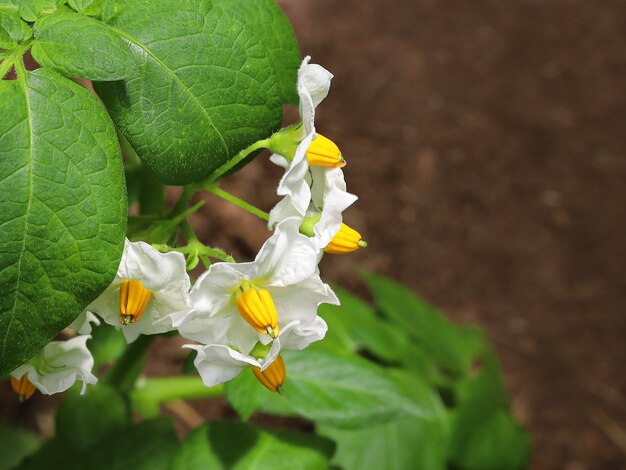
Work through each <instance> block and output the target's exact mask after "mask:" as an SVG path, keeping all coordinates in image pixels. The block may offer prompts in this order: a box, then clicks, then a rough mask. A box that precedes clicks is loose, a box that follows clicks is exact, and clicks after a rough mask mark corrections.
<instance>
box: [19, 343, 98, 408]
mask: <svg viewBox="0 0 626 470" xmlns="http://www.w3.org/2000/svg"><path fill="white" fill-rule="evenodd" d="M89 338H90V336H87V335H81V336H76V337H74V338H72V339H69V340H67V341H53V342H51V343H50V344H48V345H47V346H46V347H45V348H43V350H41V352H39V354H37V355H36V356H35V357H33V358H32V359H31V360H30V361H28V362H27V363H26V364H24V365H22V366H20V367H18V368H17V369H15V370H14V371H13V372H11V377H12V379H11V383H12V385H13V388H14V390H15V391H16V392H18V393H20V394H21V395H25V396H26V397H27V398H28V397H29V396H30V395H32V392H33V391H34V390H33V389H32V386H34V387H35V388H37V389H38V390H39V391H40V392H41V393H44V394H46V395H52V394H53V393H59V392H63V391H65V390H67V389H68V388H70V387H71V386H72V385H74V382H76V380H81V381H82V382H83V389H82V392H81V393H85V389H86V387H87V384H95V383H96V382H97V381H98V379H97V378H96V376H95V375H93V374H92V373H91V369H92V368H93V357H92V356H91V353H90V352H89V349H87V344H86V343H87V340H88V339H89ZM19 387H22V388H21V389H19ZM29 387H30V390H31V391H30V393H23V392H24V391H28V388H29Z"/></svg>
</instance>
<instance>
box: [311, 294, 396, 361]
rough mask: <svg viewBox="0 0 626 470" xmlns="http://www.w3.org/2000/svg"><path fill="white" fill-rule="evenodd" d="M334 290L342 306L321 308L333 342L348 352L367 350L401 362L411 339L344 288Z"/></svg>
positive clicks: (383, 358) (320, 310) (326, 305)
mask: <svg viewBox="0 0 626 470" xmlns="http://www.w3.org/2000/svg"><path fill="white" fill-rule="evenodd" d="M333 290H334V291H335V293H336V294H337V296H338V297H339V300H340V301H341V305H340V306H334V305H329V304H322V305H321V306H320V308H319V315H320V316H322V317H323V318H324V320H326V322H327V323H328V331H329V335H330V340H331V341H335V342H336V343H338V344H341V345H342V346H343V347H344V348H345V349H346V350H348V351H357V350H358V349H367V350H368V351H369V352H371V353H372V354H374V355H375V356H377V357H379V358H380V359H382V360H384V361H390V362H397V361H400V360H401V359H402V356H403V351H404V349H405V348H406V347H407V346H408V338H407V336H406V335H405V334H403V332H402V331H401V330H399V329H398V328H397V327H395V325H390V324H389V323H388V322H387V321H386V320H385V319H383V318H381V317H379V316H378V314H377V313H376V311H375V310H374V308H373V307H371V306H370V305H369V304H367V303H366V302H365V301H363V300H361V299H360V298H359V297H357V296H355V295H353V294H351V293H350V292H348V291H347V290H345V289H342V288H341V287H337V286H333ZM333 336H334V339H333ZM326 340H328V338H327V339H326ZM326 340H325V341H326ZM325 341H324V342H325Z"/></svg>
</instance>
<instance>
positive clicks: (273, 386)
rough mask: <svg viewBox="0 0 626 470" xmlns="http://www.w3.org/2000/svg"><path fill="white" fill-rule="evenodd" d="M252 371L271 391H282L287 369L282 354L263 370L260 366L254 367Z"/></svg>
mask: <svg viewBox="0 0 626 470" xmlns="http://www.w3.org/2000/svg"><path fill="white" fill-rule="evenodd" d="M252 373H253V374H254V376H255V377H256V378H257V379H258V380H259V382H261V383H262V384H263V386H265V388H267V389H268V390H269V391H270V392H278V393H282V388H283V384H284V383H285V377H286V376H287V371H286V370H285V363H284V362H283V358H282V357H281V356H280V355H279V356H278V357H277V358H276V360H275V361H274V362H272V363H271V364H270V365H269V367H268V368H267V369H265V370H264V371H263V372H261V368H260V367H253V368H252Z"/></svg>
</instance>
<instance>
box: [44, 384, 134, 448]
mask: <svg viewBox="0 0 626 470" xmlns="http://www.w3.org/2000/svg"><path fill="white" fill-rule="evenodd" d="M78 392H79V390H78V389H76V388H73V389H72V390H71V391H70V392H68V393H67V394H66V395H65V399H64V400H63V402H62V403H61V406H60V407H59V410H58V412H57V415H56V435H57V436H58V438H60V439H62V440H64V441H65V442H67V443H68V444H69V445H70V446H71V447H73V448H74V449H77V450H85V449H87V448H89V447H90V446H92V445H93V444H95V443H97V442H98V441H99V440H100V439H102V438H103V437H104V436H106V435H107V434H109V433H110V432H111V431H113V430H115V429H120V428H123V427H126V426H128V425H129V424H130V415H129V412H128V407H127V406H126V402H125V400H124V397H123V396H122V395H121V394H120V393H119V392H118V391H116V390H115V389H114V388H112V387H109V386H107V385H104V384H99V385H98V386H97V387H90V388H89V389H88V392H87V393H86V394H85V395H80V394H79V393H78Z"/></svg>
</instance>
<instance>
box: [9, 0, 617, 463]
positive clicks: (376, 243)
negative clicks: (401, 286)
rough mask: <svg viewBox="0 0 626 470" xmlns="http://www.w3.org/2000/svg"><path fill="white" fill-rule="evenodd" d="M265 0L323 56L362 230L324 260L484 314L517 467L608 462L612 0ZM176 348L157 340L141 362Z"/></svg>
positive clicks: (44, 422) (158, 369)
mask: <svg viewBox="0 0 626 470" xmlns="http://www.w3.org/2000/svg"><path fill="white" fill-rule="evenodd" d="M280 3H281V5H282V6H283V8H284V9H285V11H286V13H287V15H288V16H289V17H290V18H291V20H292V22H293V24H294V28H295V30H296V33H297V36H298V38H299V41H300V45H301V49H302V53H303V54H305V55H306V54H310V55H311V56H312V57H313V62H315V63H320V64H322V65H324V66H325V67H326V68H328V69H329V70H330V71H332V72H333V73H334V74H335V79H334V82H333V86H332V89H331V93H330V95H329V97H328V98H327V99H326V100H325V101H324V103H323V105H322V106H321V107H320V108H319V110H318V118H317V126H318V130H319V131H320V132H322V133H323V134H325V135H327V136H329V137H331V138H332V139H333V140H335V141H336V142H337V143H338V144H339V145H340V147H341V148H342V151H343V153H344V155H345V156H346V158H347V159H348V162H349V165H348V166H347V168H346V179H347V182H348V185H349V189H350V190H351V191H352V192H354V193H355V194H357V195H358V196H359V197H360V200H359V201H358V202H357V203H356V204H355V206H353V207H352V208H351V209H350V210H349V211H348V213H347V214H346V221H347V222H348V223H349V224H350V225H352V226H354V227H356V228H358V229H359V230H360V231H361V233H362V234H363V235H364V237H365V238H366V239H367V241H368V243H369V247H368V248H367V249H366V250H364V251H362V252H359V253H357V254H354V255H351V256H343V257H341V256H335V257H331V256H327V257H326V258H325V259H324V261H323V263H322V267H321V268H322V273H323V275H324V276H325V278H326V279H329V280H332V281H336V282H339V283H342V284H343V285H345V286H347V287H349V288H351V289H353V290H355V291H356V292H359V293H364V290H363V286H362V285H361V284H360V282H359V280H358V275H357V272H358V270H359V269H361V268H364V269H367V270H372V271H376V272H378V273H381V274H385V275H388V276H391V277H392V278H394V279H396V280H398V281H401V282H403V283H405V284H407V285H408V286H409V287H411V288H412V289H414V290H415V291H416V292H418V293H420V294H421V295H422V296H424V297H425V298H426V299H427V300H429V301H430V302H432V303H433V304H435V305H436V306H438V307H439V308H440V309H441V310H442V311H443V312H444V313H445V314H447V315H448V316H450V317H451V318H453V319H454V320H456V321H458V322H461V323H468V322H469V323H476V324H478V325H480V326H482V327H483V328H485V329H486V331H487V332H488V333H489V335H490V337H491V338H492V340H493V342H494V345H495V346H496V348H497V349H498V351H499V353H500V355H501V359H502V362H503V367H504V373H505V378H506V383H507V386H508V389H509V392H510V395H511V400H512V405H513V408H514V411H515V413H516V415H517V417H518V418H519V419H520V420H521V421H522V422H523V423H524V424H525V425H526V426H528V427H529V428H530V430H531V432H532V435H533V443H534V452H533V465H532V467H533V468H536V469H567V470H581V469H617V468H625V467H626V400H625V397H626V374H624V370H623V369H624V362H625V359H626V349H625V347H624V338H625V337H626V317H625V316H624V310H625V307H626V294H625V292H626V267H625V265H624V262H625V261H626V245H625V242H626V220H625V217H624V207H625V206H626V186H625V185H624V181H625V180H626V155H625V153H626V141H625V137H624V130H625V129H626V94H625V93H624V83H625V82H624V77H625V76H626V48H625V47H624V45H625V44H626V29H625V28H624V25H626V4H625V3H624V2H622V1H618V0H615V1H610V0H607V1H604V2H588V1H584V0H552V1H547V0H546V1H541V0H510V1H508V2H501V1H497V0H474V1H472V2H467V1H466V2H462V1H459V0H447V1H435V0H414V1H407V0H404V1H401V0H387V1H384V0H370V1H367V2H363V1H357V0H281V1H280ZM291 116H293V114H291ZM279 176H280V171H279V170H278V169H277V168H275V167H273V166H272V165H270V164H268V163H267V161H265V160H264V159H263V158H259V159H257V160H256V161H255V162H253V163H252V164H251V165H249V166H248V167H246V168H245V169H244V170H243V171H241V172H239V173H238V174H236V175H235V176H233V177H232V178H230V179H229V180H228V181H227V182H226V184H225V186H226V188H227V189H230V190H232V191H233V192H234V193H235V194H237V195H239V196H241V197H243V198H246V199H248V200H250V201H254V202H256V203H257V204H258V205H259V206H260V207H262V208H265V209H269V208H271V207H272V205H273V204H274V203H275V202H276V198H275V196H274V188H275V185H276V183H277V181H278V178H279ZM175 192H176V191H171V192H170V195H171V198H172V199H173V198H174V194H175ZM207 199H208V201H209V202H208V204H207V205H206V206H205V207H204V208H203V210H202V212H201V214H199V217H197V218H196V219H195V220H194V225H195V226H196V227H197V229H198V230H199V232H200V233H202V234H203V237H202V238H203V239H204V240H205V241H207V242H210V243H211V244H214V245H217V246H222V247H223V248H225V249H227V250H229V251H232V252H233V253H234V254H235V255H237V256H238V257H240V258H246V257H247V258H251V257H253V256H254V254H255V252H256V250H257V249H258V248H259V246H260V245H261V244H262V242H263V241H264V240H265V238H266V237H267V235H268V233H267V232H266V230H265V227H264V224H263V223H262V222H261V221H259V220H257V219H255V218H254V217H253V216H249V215H245V214H242V213H241V212H240V210H239V209H238V208H236V207H231V206H228V205H227V204H226V203H222V202H221V201H217V200H215V199H214V198H212V197H210V196H207ZM183 357H184V354H183V353H181V352H180V350H178V349H177V348H176V347H175V345H174V344H172V342H171V341H170V342H168V343H166V342H159V343H157V345H156V347H155V348H154V349H153V351H152V355H151V361H150V363H149V364H148V373H150V374H158V375H161V374H167V373H176V372H177V371H178V370H180V362H181V360H182V358H183ZM0 395H1V396H2V400H1V401H0V415H1V416H3V417H4V418H8V419H10V420H11V421H14V422H21V423H22V424H26V425H27V426H29V427H31V428H33V429H38V430H40V431H42V432H44V433H49V432H50V431H51V429H52V422H51V420H52V410H51V408H53V406H54V404H55V403H56V402H58V397H54V398H52V399H50V398H48V399H43V397H41V396H38V397H37V396H36V397H35V398H33V399H32V400H30V401H29V402H26V403H23V404H21V405H20V406H19V407H18V406H16V403H17V399H16V397H15V396H14V395H12V394H11V393H10V392H9V388H8V386H7V384H6V383H2V384H0ZM196 411H200V412H202V413H203V414H204V415H205V416H206V415H211V416H220V415H224V414H229V413H231V412H229V411H228V410H226V409H225V405H224V402H223V401H221V400H218V401H213V402H205V403H201V404H199V405H196ZM184 412H185V410H184V409H183V410H182V411H181V410H179V412H178V413H175V414H177V415H180V414H181V413H183V414H184ZM191 419H193V413H192V416H191Z"/></svg>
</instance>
